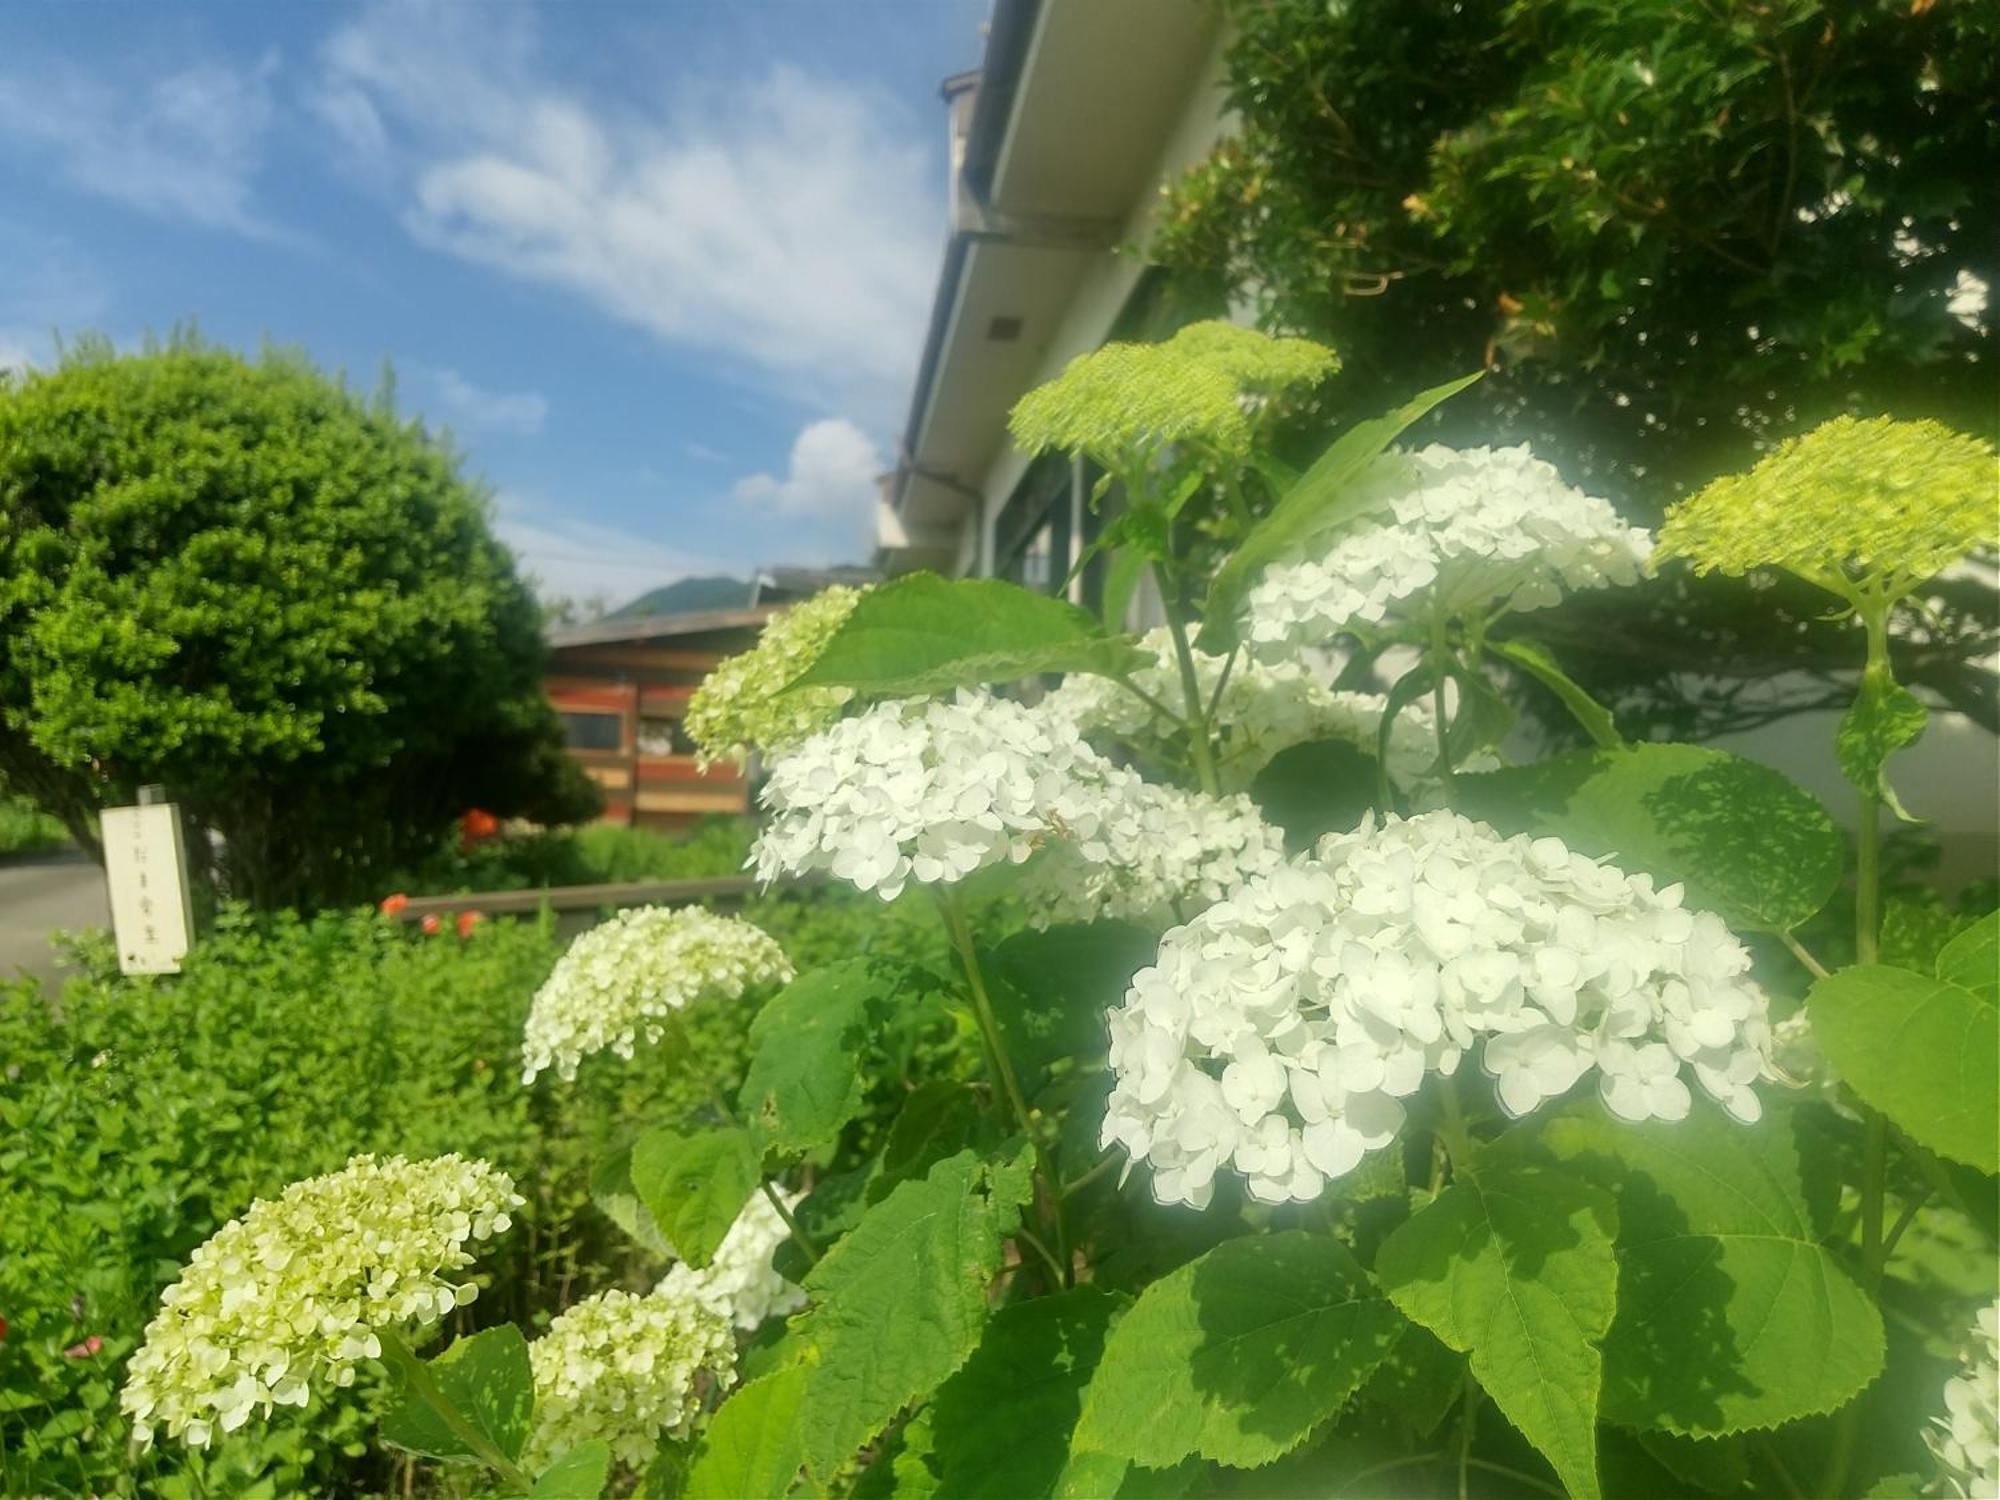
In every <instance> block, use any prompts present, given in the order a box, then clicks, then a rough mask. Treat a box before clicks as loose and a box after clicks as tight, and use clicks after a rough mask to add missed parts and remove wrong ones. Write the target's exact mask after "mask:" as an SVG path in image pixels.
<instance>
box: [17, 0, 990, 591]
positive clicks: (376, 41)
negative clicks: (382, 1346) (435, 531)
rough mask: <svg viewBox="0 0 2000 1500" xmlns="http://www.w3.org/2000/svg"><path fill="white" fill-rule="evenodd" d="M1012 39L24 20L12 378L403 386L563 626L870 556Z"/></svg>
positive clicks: (804, 18)
mask: <svg viewBox="0 0 2000 1500" xmlns="http://www.w3.org/2000/svg"><path fill="white" fill-rule="evenodd" d="M987 9H988V3H987V0H840V3H837V4H830V3H826V0H743V3H736V4H727V3H723V0H664V3H663V0H652V3H638V0H629V3H613V0H589V3H583V0H567V3H560V4H557V3H550V4H546V5H532V4H529V3H526V0H454V3H450V4H440V3H400V0H399V3H364V4H346V3H341V4H334V3H324V4H303V3H295V4H285V5H270V4H265V3H253V0H226V3H220V0H219V3H211V4H207V5H200V6H196V5H164V6H163V5H158V4H153V3H143V4H141V3H127V0H93V3H64V0H38V3H27V0H0V364H10V363H13V364H18V363H24V362H25V363H45V362H46V361H47V360H48V359H49V358H50V351H51V342H50V335H51V331H52V330H58V329H59V330H61V331H63V332H76V331H81V330H84V329H98V330H101V331H103V332H106V333H108V334H110V335H111V336H112V337H113V338H115V339H116V340H118V341H119V342H120V343H121V344H126V343H133V342H136V341H137V340H138V338H139V337H140V336H141V335H142V334H143V333H144V332H146V331H147V330H149V329H151V330H157V331H164V330H166V329H168V328H170V327H171V326H172V325H173V324H175V323H176V322H179V321H186V320H194V321H196V322H198V323H199V325H200V327H201V329H202V331H203V332H204V334H206V335H207V336H208V337H210V338H211V339H214V340H216V341H219V342H223V343H228V344H231V345H235V346H238V347H245V348H248V347H253V346H254V345H255V344H256V343H257V342H258V341H259V340H260V339H261V338H263V337H264V336H266V335H269V336H270V337H272V338H274V339H277V340H279V341H281V342H286V343H296V344H299V345H302V346H303V347H304V348H305V349H306V350H307V351H309V352H310V353H311V354H312V356H313V357H314V358H315V359H317V360H318V361H319V362H321V363H322V364H324V365H328V366H332V367H337V368H342V369H345V370H347V371H348V372H349V374H350V376H351V377H352V378H354V379H355V380H357V381H359V382H360V383H361V384H363V385H365V386H372V385H373V383H374V380H375V377H376V373H377V371H378V370H379V368H380V366H381V362H382V360H383V359H384V358H385V357H387V358H388V359H390V360H392V361H393V362H394V364H395V366H396V370H397V376H398V391H399V397H400V401H401V404H402V405H403V406H404V407H405V408H406V409H409V410H413V411H416V412H419V413H421V414H423V415H424V416H425V417H426V418H427V419H430V420H433V421H435V422H436V423H439V424H442V425H448V426H449V427H450V428H451V430H452V432H453V434H454V436H455V437H456V439H457V441H458V443H459V446H460V447H461V448H462V449H463V450H464V451H465V453H466V455H467V459H468V463H469V466H470V468H471V469H472V470H473V471H474V472H475V473H477V474H479V475H481V476H483V477H484V478H485V479H486V480H487V481H488V482H489V483H490V484H491V485H492V487H493V489H494V490H495V492H496V497H497V499H496V503H497V508H498V516H499V524H500V527H501V530H502V533H503V535H505V536H506V537H507V538H508V540H509V541H510V542H511V543H512V544H513V545H514V546H515V548H516V551H517V552H518V553H520V555H521V557H522V562H523V567H524V568H525V569H526V570H527V571H529V572H531V573H533V574H535V575H537V577H538V578H539V579H540V580H541V581H542V584H543V586H544V588H545V590H546V591H548V592H551V593H562V594H569V595H572V596H576V597H583V596H587V595H590V594H593V593H597V592H603V593H606V594H609V595H611V596H612V597H613V598H614V600H617V601H622V600H623V599H624V598H627V597H630V596H632V595H634V594H637V593H639V592H641V591H643V590H644V589H646V588H649V587H652V586H654V585H656V584H659V583H663V582H666V581H668V580H670V579H671V578H673V577H675V576H679V575H682V574H686V573H689V572H707V571H712V570H731V571H740V570H744V569H747V568H749V567H751V566H754V565H756V564H759V563H781V562H823V561H839V560H860V559H861V558H862V557H863V556H864V554H865V552H866V550H867V547H868V544H869V527H870V524H871V520H872V517H871V513H870V510H869V506H870V504H871V501H870V493H871V492H870V488H869V484H868V476H869V475H870V473H871V472H873V471H874V470H875V469H877V468H880V467H882V466H885V465H886V464H887V463H888V461H889V455H890V454H891V452H892V451H893V440H894V435H895V433H896V432H897V430H898V429H899V426H900V422H901V417H902V413H903V409H904V405H905V403H906V401H907V399H908V393H909V382H910V378H911V373H912V371H913V369H914V366H915V363H916V357H917V353H918V346H919V343H920V341H921V337H922V330H923V323H924V318H925V316H926V314H927V311H928V307H929V299H930V294H931V289H932V286H933V283H934V280H935V275H936V268H937V257H938V254H939V250H940V248H941V244H942V240H943V233H944V182H945V163H944V132H945V121H944V109H943V105H942V104H941V103H940V102H939V100H938V96H937V86H938V83H939V81H940V80H941V79H942V78H943V77H944V76H945V75H946V74H948V73H951V72H954V71H957V70H959V69H963V68H967V67H972V66H975V65H976V64H977V61H978V58H979V50H980V45H981V37H980V26H981V23H982V22H983V21H984V19H985V16H986V12H987Z"/></svg>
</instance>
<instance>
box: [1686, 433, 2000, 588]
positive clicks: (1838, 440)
mask: <svg viewBox="0 0 2000 1500" xmlns="http://www.w3.org/2000/svg"><path fill="white" fill-rule="evenodd" d="M1996 497H2000V472H1996V469H1995V466H1994V450H1993V445H1992V444H1990V443H1985V442H1981V441H1980V440H1979V439H1977V438H1973V437H1968V436H1966V435H1965V434H1964V433H1961V432H1954V431H1952V430H1951V429H1950V428H1949V427H1945V426H1943V425H1942V424H1941V423H1938V422H1932V421H1920V422H1902V421H1896V420H1893V419H1891V418H1889V417H1871V418H1866V419H1858V418H1854V417H1836V418H1834V420H1832V421H1831V422H1828V423H1826V424H1825V425H1823V426H1820V427H1817V428H1814V429H1813V430H1812V431H1811V432H1809V433H1807V434H1805V435H1804V436H1803V437H1797V438H1792V439H1790V440H1788V441H1786V442H1784V443H1781V444H1779V445H1778V447H1777V448H1776V449H1774V450H1773V451H1772V452H1771V453H1770V454H1768V455H1767V456H1766V457H1764V458H1763V459H1762V460H1760V461H1759V462H1758V463H1757V464H1756V466H1755V467H1753V468H1751V469H1749V470H1748V471H1747V472H1745V473H1742V474H1730V475H1727V476H1725V477H1723V478H1721V479H1718V480H1716V481H1715V482H1714V483H1713V484H1711V485H1709V486H1708V487H1707V488H1706V489H1704V490H1702V491H1701V492H1700V493H1699V494H1696V495H1693V496H1690V497H1689V498H1688V499H1686V500H1683V501H1681V502H1680V504H1678V505H1676V506H1675V507H1674V508H1673V509H1672V510H1671V511H1670V512H1669V513H1668V515H1667V520H1666V524H1665V525H1664V526H1662V527H1661V528H1660V535H1659V544H1658V547H1657V550H1656V551H1655V553H1654V559H1655V562H1656V563H1657V562H1658V561H1661V560H1664V559H1666V558H1670V557H1682V558H1686V559H1687V560H1688V561H1689V562H1690V563H1692V564H1693V565H1694V567H1695V570H1696V571H1697V572H1701V573H1708V572H1720V573H1736V574H1740V573H1747V572H1749V571H1750V570H1751V569H1753V568H1763V567H1773V568H1784V569H1785V570H1787V571H1788V572H1791V573H1796V574H1797V575H1798V576H1799V577H1801V578H1804V579H1806V580H1808V581H1809V582H1812V583H1816V584H1818V585H1820V586H1821V587H1822V588H1826V589H1830V590H1832V591H1833V592H1834V593H1837V594H1839V595H1841V596H1842V597H1843V598H1847V599H1854V598H1856V596H1857V595H1858V594H1859V593H1862V592H1867V593H1874V594H1879V595H1881V596H1884V597H1887V598H1891V599H1894V598H1897V597H1900V596H1901V595H1903V594H1905V593H1908V592H1909V591H1910V590H1911V589H1913V588H1915V587H1916V586H1917V585H1918V584H1920V583H1922V582H1923V581H1924V580H1925V579H1927V578H1930V577H1932V576H1934V575H1935V574H1936V573H1938V572H1939V571H1940V570H1941V569H1943V568H1946V567H1948V566H1950V565H1951V564H1952V563H1954V562H1956V561H1958V559H1960V558H1961V557H1964V556H1965V555H1966V554H1967V553H1968V552H1970V551H1972V550H1973V548H1975V547H1978V546H1981V545H1984V544H1987V543H1990V542H1992V541H1993V540H1994V535H1995V529H1996V514H2000V511H1997V510H1996Z"/></svg>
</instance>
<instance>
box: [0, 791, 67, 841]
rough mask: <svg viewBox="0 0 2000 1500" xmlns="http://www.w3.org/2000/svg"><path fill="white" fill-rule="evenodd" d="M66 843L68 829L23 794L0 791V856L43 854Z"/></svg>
mask: <svg viewBox="0 0 2000 1500" xmlns="http://www.w3.org/2000/svg"><path fill="white" fill-rule="evenodd" d="M68 842H69V830H68V829H67V828H65V827H63V825H62V821H61V820H60V819H58V818H52V817H50V816H49V815H48V814H47V813H45V812H43V811H42V810H41V809H40V808H38V807H36V806H35V804H34V803H32V802H30V801H29V800H28V799H27V798H25V797H12V796H8V795H7V794H6V793H4V792H0V856H4V855H8V854H45V853H47V852H49V851H50V850H54V849H60V848H62V846H63V845H65V844H67V843H68Z"/></svg>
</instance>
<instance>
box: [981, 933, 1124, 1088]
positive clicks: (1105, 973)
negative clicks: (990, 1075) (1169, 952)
mask: <svg viewBox="0 0 2000 1500" xmlns="http://www.w3.org/2000/svg"><path fill="white" fill-rule="evenodd" d="M1159 947H1160V940H1159V937H1158V935H1157V934H1155V933H1149V932H1147V931H1146V930H1145V929H1144V928H1141V927H1135V926H1133V925H1132V924H1131V923H1129V922H1115V921H1112V922H1075V923H1064V924H1058V925H1056V926H1052V927H1048V928H1044V929H1042V930H1041V931H1035V930H1032V929H1030V930H1026V931H1022V932H1017V933H1014V934H1013V935H1011V936H1010V937H1008V938H1007V939H1006V940H1005V941H1003V942H1001V943H998V944H996V945H995V946H994V947H993V949H992V950H991V951H990V952H989V953H988V954H986V955H985V956H984V958H983V960H982V966H983V967H984V968H985V970H986V973H987V976H988V978H989V979H993V978H997V979H998V980H999V981H1000V984H999V987H997V988H996V989H995V991H994V994H993V1005H994V1009H995V1011H996V1013H997V1014H998V1016H999V1019H1000V1029H1001V1031H1002V1033H1003V1034H1004V1035H1005V1037H1006V1040H1007V1050H1008V1052H1009V1054H1011V1056H1012V1057H1013V1060H1014V1065H1015V1067H1016V1068H1017V1069H1019V1070H1021V1072H1022V1074H1023V1085H1024V1086H1025V1087H1026V1088H1028V1090H1029V1091H1030V1092H1033V1090H1034V1088H1035V1086H1036V1083H1037V1081H1038V1080H1039V1079H1040V1077H1041V1075H1042V1074H1044V1073H1045V1072H1046V1071H1047V1070H1048V1068H1049V1066H1050V1065H1051V1064H1053V1063H1055V1062H1057V1061H1059V1060H1060V1059H1063V1058H1069V1057H1084V1056H1089V1055H1091V1054H1095V1053H1102V1052H1103V1051H1104V1048H1105V1045H1106V1033H1105V1022H1104V1013H1105V1011H1106V1010H1108V1009H1109V1008H1110V1007H1111V1006H1113V1005H1116V1004H1117V1003H1118V999H1119V997H1120V996H1122V995H1123V994H1124V993H1125V987H1126V985H1128V984H1129V983H1130V982H1131V980H1132V976H1133V975H1134V974H1135V973H1137V972H1138V971H1139V970H1140V969H1142V968H1144V967H1145V966H1146V965H1147V964H1149V963H1151V962H1152V961H1153V957H1154V955H1155V954H1156V953H1158V952H1159Z"/></svg>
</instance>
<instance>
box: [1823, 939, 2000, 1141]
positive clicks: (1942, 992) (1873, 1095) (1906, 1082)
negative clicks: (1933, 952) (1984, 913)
mask: <svg viewBox="0 0 2000 1500" xmlns="http://www.w3.org/2000/svg"><path fill="white" fill-rule="evenodd" d="M1996 932H2000V915H1996V916H1992V917H1988V918H1987V919H1986V920H1985V921H1984V922H1981V923H1980V924H1979V925H1978V926H1976V927H1974V928H1972V929H1971V930H1970V931H1968V932H1966V933H1964V934H1963V935H1962V936H1960V937H1958V938H1956V939H1954V940H1953V941H1952V943H1951V944H1950V945H1949V946H1948V947H1946V949H1945V950H1944V952H1943V953H1942V954H1940V955H1939V957H1938V975H1937V977H1935V978H1933V977H1931V976H1928V975H1924V974H1916V973H1912V972H1911V971H1910V970H1908V969H1898V968H1894V967H1892V966H1890V965H1887V964H1872V965H1864V966H1862V967H1859V968H1852V969H1842V970H1841V971H1840V972H1839V973H1837V974H1831V975H1828V976H1827V977H1826V978H1825V979H1822V980H1819V981H1818V982H1817V983H1815V984H1814V985H1813V987H1812V993H1811V995H1810V997H1809V998H1808V1000H1807V1009H1808V1013H1809V1014H1810V1015H1811V1017H1812V1023H1813V1035H1814V1036H1815V1037H1816V1038H1817V1039H1818V1041H1819V1044H1820V1046H1821V1047H1822V1048H1823V1049H1824V1050H1825V1052H1826V1057H1827V1061H1828V1062H1829V1063H1830V1064H1831V1065H1832V1066H1833V1069H1834V1071H1835V1072H1836V1073H1838V1074H1839V1075H1840V1077H1841V1078H1842V1080H1843V1081H1844V1082H1846V1083H1847V1084H1848V1086H1849V1087H1851V1088H1852V1089H1853V1090H1854V1091H1855V1092H1856V1093H1857V1094H1859V1095H1860V1096H1861V1097H1862V1098H1863V1099H1865V1100H1866V1101H1867V1102H1868V1103H1869V1104H1871V1105H1873V1106H1874V1107H1875V1108H1876V1109H1879V1110H1881V1111H1882V1113H1883V1114H1885V1115H1887V1116H1888V1117H1889V1119H1890V1120H1891V1121H1892V1122H1894V1124H1895V1125H1896V1127H1897V1128H1898V1129H1900V1130H1902V1131H1904V1132H1906V1133H1907V1134H1908V1135H1909V1136H1910V1137H1911V1138H1912V1139H1913V1140H1915V1141H1917V1142H1918V1143H1919V1144H1920V1145H1924V1146H1927V1147H1929V1148H1930V1149H1931V1150H1933V1151H1935V1152H1937V1153H1938V1154H1939V1155H1941V1156H1947V1157H1950V1158H1951V1159H1952V1160H1953V1161H1961V1162H1965V1163H1966V1164H1967V1165H1969V1166H1973V1167H1977V1168H1978V1169H1979V1170H1980V1171H1982V1172H1994V1171H2000V1004H1996V1001H1995V986H1996V980H1995V967H1996V966H1995V948H1996V937H1995V934H1996Z"/></svg>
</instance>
